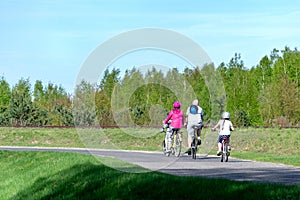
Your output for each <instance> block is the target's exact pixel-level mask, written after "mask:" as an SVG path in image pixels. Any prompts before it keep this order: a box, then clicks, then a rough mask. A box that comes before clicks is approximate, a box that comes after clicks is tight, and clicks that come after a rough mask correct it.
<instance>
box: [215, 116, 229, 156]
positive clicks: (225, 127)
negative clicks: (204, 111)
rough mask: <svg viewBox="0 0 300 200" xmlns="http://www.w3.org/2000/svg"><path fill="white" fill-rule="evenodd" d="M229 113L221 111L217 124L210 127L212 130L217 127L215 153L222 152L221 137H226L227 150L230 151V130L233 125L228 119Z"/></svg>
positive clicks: (219, 153)
mask: <svg viewBox="0 0 300 200" xmlns="http://www.w3.org/2000/svg"><path fill="white" fill-rule="evenodd" d="M229 118H230V113H229V112H223V114H222V119H221V120H219V122H218V123H217V125H216V126H215V127H213V128H212V130H216V129H217V128H218V129H219V138H218V152H217V155H218V156H219V155H221V154H222V138H223V137H226V138H228V151H230V144H229V142H230V131H233V130H234V128H233V125H232V122H231V121H230V120H229Z"/></svg>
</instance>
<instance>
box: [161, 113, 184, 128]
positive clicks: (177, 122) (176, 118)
mask: <svg viewBox="0 0 300 200" xmlns="http://www.w3.org/2000/svg"><path fill="white" fill-rule="evenodd" d="M170 119H171V120H172V121H171V124H170V126H171V127H172V128H181V127H182V121H183V112H182V111H181V110H180V109H173V110H171V112H170V113H169V115H168V117H167V118H166V119H165V121H164V123H165V124H166V123H167V122H168V121H169V120H170Z"/></svg>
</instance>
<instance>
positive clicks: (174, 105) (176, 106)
mask: <svg viewBox="0 0 300 200" xmlns="http://www.w3.org/2000/svg"><path fill="white" fill-rule="evenodd" d="M180 106H181V104H180V102H179V101H176V102H175V103H174V104H173V107H174V108H180Z"/></svg>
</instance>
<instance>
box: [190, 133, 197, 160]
mask: <svg viewBox="0 0 300 200" xmlns="http://www.w3.org/2000/svg"><path fill="white" fill-rule="evenodd" d="M191 149H192V158H193V159H196V157H197V144H196V139H195V138H194V139H193V142H192V148H191Z"/></svg>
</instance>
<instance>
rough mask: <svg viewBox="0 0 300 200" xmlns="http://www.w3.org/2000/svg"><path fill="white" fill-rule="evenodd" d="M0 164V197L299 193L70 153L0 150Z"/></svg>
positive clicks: (255, 196)
mask: <svg viewBox="0 0 300 200" xmlns="http://www.w3.org/2000/svg"><path fill="white" fill-rule="evenodd" d="M103 159H111V158H103ZM111 162H121V161H118V160H114V159H111ZM0 166H1V173H0V179H1V182H0V199H1V200H6V199H7V200H8V199H14V200H27V199H28V200H38V199H88V200H91V199H187V198H189V199H190V198H191V199H225V198H228V199H299V198H300V186H284V185H276V184H258V183H251V182H235V181H229V180H224V179H205V178H199V177H178V176H172V175H167V174H162V173H159V172H151V173H125V172H122V171H118V170H115V169H112V168H109V167H106V166H105V165H103V164H101V163H99V162H98V161H96V160H95V158H94V157H93V156H91V155H83V154H76V153H56V152H10V151H0ZM124 167H127V168H129V167H130V168H139V167H137V166H134V165H130V164H126V163H124Z"/></svg>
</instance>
